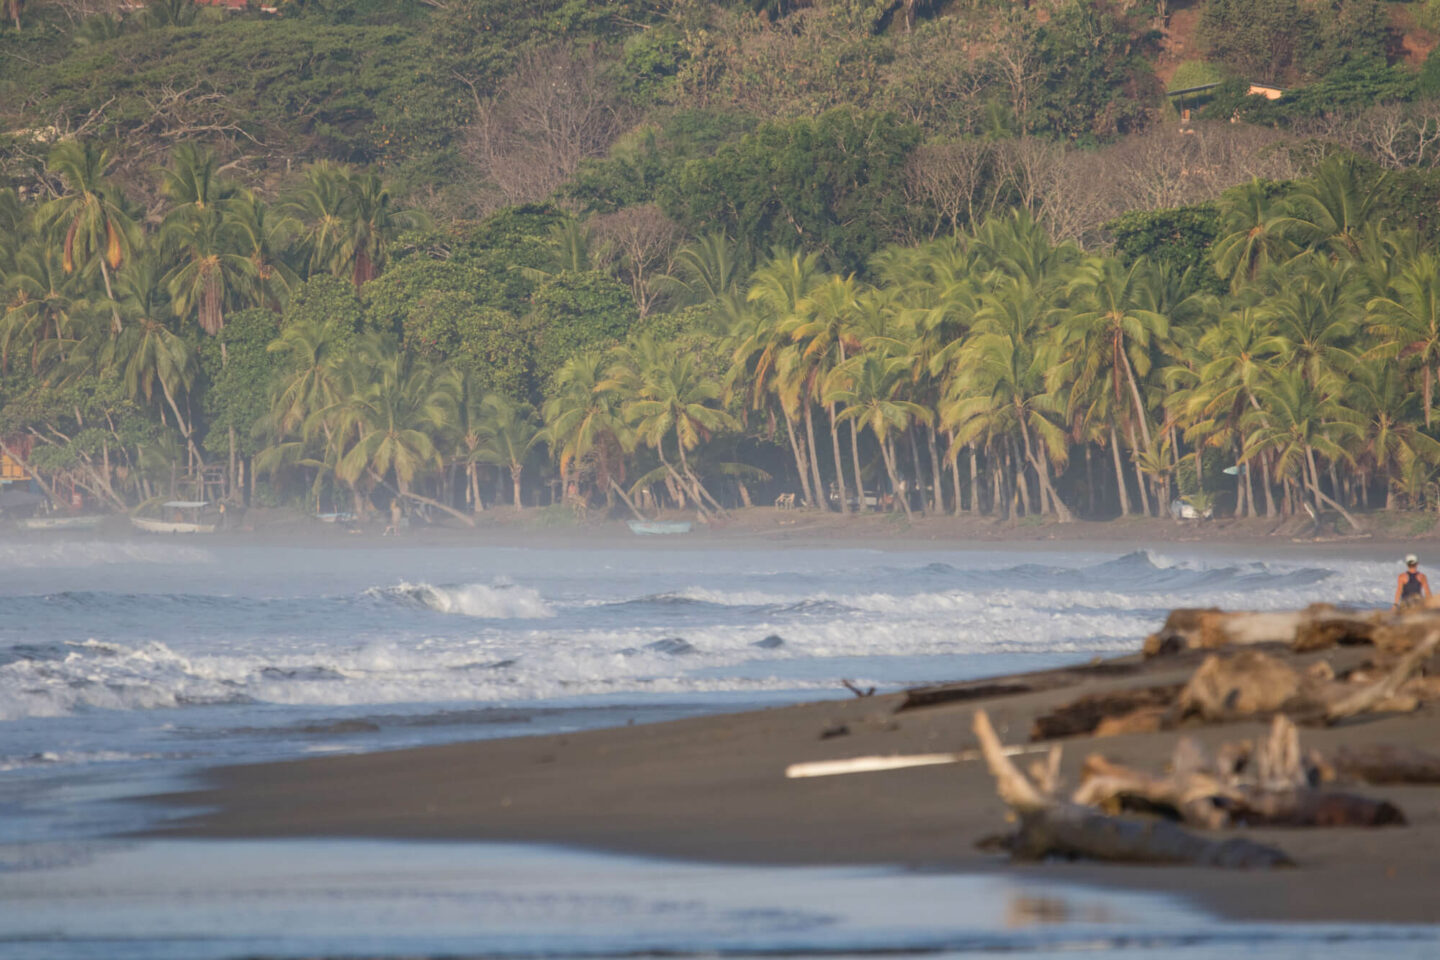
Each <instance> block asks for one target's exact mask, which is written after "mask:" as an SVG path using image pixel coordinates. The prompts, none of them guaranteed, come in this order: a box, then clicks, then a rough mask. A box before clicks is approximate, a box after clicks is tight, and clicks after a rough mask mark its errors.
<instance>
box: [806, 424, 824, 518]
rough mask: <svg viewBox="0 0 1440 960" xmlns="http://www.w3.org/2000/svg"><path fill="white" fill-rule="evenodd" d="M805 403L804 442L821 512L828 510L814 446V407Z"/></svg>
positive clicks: (818, 454) (818, 460)
mask: <svg viewBox="0 0 1440 960" xmlns="http://www.w3.org/2000/svg"><path fill="white" fill-rule="evenodd" d="M804 403H805V442H806V445H807V446H808V447H809V450H810V478H811V480H812V481H814V483H815V496H816V498H817V501H816V506H817V507H819V508H820V509H821V510H828V509H830V503H829V500H828V498H826V496H825V482H824V481H823V480H821V479H820V448H819V447H817V446H816V445H815V405H814V404H813V403H811V402H810V401H809V400H808V399H807V400H805V401H804Z"/></svg>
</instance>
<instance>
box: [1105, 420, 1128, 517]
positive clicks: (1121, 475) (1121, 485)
mask: <svg viewBox="0 0 1440 960" xmlns="http://www.w3.org/2000/svg"><path fill="white" fill-rule="evenodd" d="M1110 452H1111V454H1113V455H1114V457H1115V488H1116V489H1117V490H1118V491H1119V492H1120V516H1122V517H1128V516H1130V494H1129V493H1127V492H1126V490H1125V470H1124V468H1123V467H1121V465H1120V438H1119V436H1117V435H1116V433H1115V424H1114V423H1111V424H1110Z"/></svg>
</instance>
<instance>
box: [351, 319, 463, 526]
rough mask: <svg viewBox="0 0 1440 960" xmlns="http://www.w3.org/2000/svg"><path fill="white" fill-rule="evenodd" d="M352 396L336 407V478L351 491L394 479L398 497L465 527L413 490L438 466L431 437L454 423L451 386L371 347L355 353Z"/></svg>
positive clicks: (393, 351)
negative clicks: (339, 445)
mask: <svg viewBox="0 0 1440 960" xmlns="http://www.w3.org/2000/svg"><path fill="white" fill-rule="evenodd" d="M356 360H357V364H358V367H359V369H356V370H355V372H356V373H363V375H361V376H356V377H354V379H353V381H352V392H351V393H350V394H349V395H348V396H345V397H343V398H342V399H341V400H340V403H339V409H338V411H337V412H338V414H339V429H338V430H337V431H336V433H335V436H336V437H337V438H346V439H345V440H344V441H343V442H346V443H347V444H348V446H347V447H346V449H345V451H344V453H343V455H342V456H341V457H340V459H339V461H338V462H337V464H336V469H335V473H336V476H338V477H339V478H340V479H341V480H342V481H344V482H345V483H348V484H350V485H352V486H354V485H355V484H356V483H357V482H358V481H359V480H360V478H361V477H362V476H364V475H367V474H368V475H369V476H370V477H371V478H372V479H374V480H375V481H377V482H384V481H385V480H386V479H388V478H389V477H391V476H393V477H394V478H395V486H396V489H397V490H398V492H399V494H400V496H402V497H406V498H410V499H416V500H421V501H423V502H426V503H431V504H432V505H434V506H438V507H441V508H442V509H445V510H447V511H448V512H450V513H452V514H454V515H456V516H458V517H460V518H461V519H463V520H465V521H466V522H473V521H471V520H470V518H468V517H466V516H465V515H464V514H461V513H459V512H458V511H455V510H452V509H451V508H449V507H446V506H445V505H444V504H440V503H437V502H435V501H432V500H430V499H429V498H426V497H422V496H420V495H419V494H417V493H416V492H415V491H414V490H413V489H412V488H413V485H414V483H415V480H416V479H417V478H418V477H420V476H423V474H424V473H425V471H427V470H428V469H431V468H434V469H435V470H439V469H440V468H441V466H442V465H443V464H442V461H441V458H440V454H439V452H438V450H437V448H436V446H435V442H434V440H433V439H432V436H433V435H434V434H436V433H438V432H439V431H441V430H443V429H444V427H445V425H446V424H447V423H449V422H451V420H452V419H453V416H452V413H453V410H454V405H455V394H454V391H453V387H452V383H453V381H452V380H451V379H450V378H448V377H444V376H438V375H437V371H435V370H434V369H433V368H432V367H430V366H429V365H428V364H426V363H424V362H422V361H417V360H414V359H412V358H411V357H410V355H409V354H407V353H406V352H404V351H402V350H399V349H397V348H396V346H395V345H394V344H391V343H385V344H372V345H370V346H369V347H368V348H364V349H361V350H360V351H357V357H356Z"/></svg>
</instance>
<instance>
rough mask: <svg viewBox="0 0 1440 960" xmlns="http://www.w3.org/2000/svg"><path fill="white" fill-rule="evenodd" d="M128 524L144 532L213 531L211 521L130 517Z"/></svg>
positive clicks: (213, 525) (213, 526)
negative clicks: (199, 521) (194, 521)
mask: <svg viewBox="0 0 1440 960" xmlns="http://www.w3.org/2000/svg"><path fill="white" fill-rule="evenodd" d="M130 525H131V526H133V527H134V528H135V529H136V530H144V531H145V532H146V533H214V532H215V524H213V523H186V522H185V521H183V520H155V519H153V518H151V517H131V518H130Z"/></svg>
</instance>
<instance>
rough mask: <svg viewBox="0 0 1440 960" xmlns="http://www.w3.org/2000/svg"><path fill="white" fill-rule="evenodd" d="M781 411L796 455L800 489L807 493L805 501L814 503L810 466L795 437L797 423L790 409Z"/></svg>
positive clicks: (791, 450)
mask: <svg viewBox="0 0 1440 960" xmlns="http://www.w3.org/2000/svg"><path fill="white" fill-rule="evenodd" d="M780 412H781V414H782V415H783V416H784V418H785V432H786V433H787V434H789V436H790V452H791V453H793V454H794V455H795V470H796V473H798V474H799V476H800V490H801V492H802V493H803V494H804V495H805V502H806V503H808V504H812V505H813V504H814V503H815V498H814V497H813V496H811V493H810V468H809V466H808V465H807V464H806V463H805V453H804V450H803V449H802V448H801V446H800V442H799V440H797V439H796V437H795V424H794V423H793V422H792V421H791V419H790V413H789V411H787V410H784V409H782V410H781V411H780Z"/></svg>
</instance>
